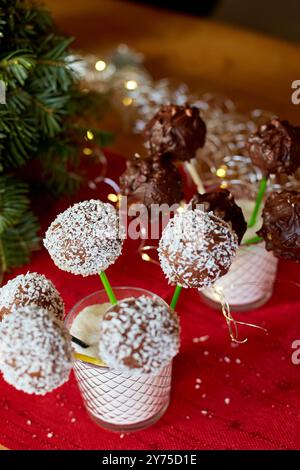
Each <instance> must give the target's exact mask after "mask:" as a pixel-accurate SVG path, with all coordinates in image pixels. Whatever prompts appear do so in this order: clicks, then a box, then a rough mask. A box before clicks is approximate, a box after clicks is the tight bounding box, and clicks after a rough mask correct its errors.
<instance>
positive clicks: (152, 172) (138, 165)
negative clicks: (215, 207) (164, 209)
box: [120, 156, 183, 209]
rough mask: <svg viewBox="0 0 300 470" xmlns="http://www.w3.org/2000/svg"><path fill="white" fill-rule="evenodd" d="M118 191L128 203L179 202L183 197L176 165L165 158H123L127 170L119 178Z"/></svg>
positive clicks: (180, 179) (147, 204) (148, 204)
mask: <svg viewBox="0 0 300 470" xmlns="http://www.w3.org/2000/svg"><path fill="white" fill-rule="evenodd" d="M120 187H121V193H122V195H124V196H127V197H128V199H129V205H131V204H143V205H145V206H146V207H147V208H148V209H150V208H151V205H152V204H158V205H161V204H168V205H169V206H171V205H172V204H176V203H179V202H180V201H181V199H182V198H183V192H182V178H181V175H180V172H179V170H178V169H177V168H176V166H175V165H174V164H173V163H172V162H171V161H170V160H169V159H167V158H161V157H159V156H156V157H151V158H150V157H148V158H146V159H142V158H140V157H139V156H135V157H134V159H133V160H129V161H127V169H126V171H125V172H124V173H123V174H122V175H121V177H120Z"/></svg>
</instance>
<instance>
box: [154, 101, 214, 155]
mask: <svg viewBox="0 0 300 470" xmlns="http://www.w3.org/2000/svg"><path fill="white" fill-rule="evenodd" d="M205 136H206V125H205V123H204V121H203V120H202V119H201V117H200V114H199V109H198V108H196V107H194V106H189V105H187V104H186V105H185V106H177V105H173V104H170V105H165V106H162V107H161V109H160V110H159V111H158V112H157V113H156V114H155V116H154V117H153V118H152V119H151V120H150V121H149V123H148V124H147V126H146V128H145V138H146V141H147V143H148V147H149V150H150V153H151V154H152V153H153V154H156V155H157V154H158V155H163V154H169V155H170V156H171V158H172V159H173V160H175V161H176V160H181V161H187V160H190V159H191V158H194V157H195V154H196V151H197V150H198V148H201V147H203V145H204V142H205Z"/></svg>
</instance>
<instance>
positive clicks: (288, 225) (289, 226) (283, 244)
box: [257, 190, 300, 261]
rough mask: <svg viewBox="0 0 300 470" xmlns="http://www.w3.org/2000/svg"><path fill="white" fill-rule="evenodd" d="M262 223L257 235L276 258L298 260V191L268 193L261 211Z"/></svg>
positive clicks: (299, 232) (299, 211) (299, 254)
mask: <svg viewBox="0 0 300 470" xmlns="http://www.w3.org/2000/svg"><path fill="white" fill-rule="evenodd" d="M262 218H263V225H262V228H261V229H260V230H259V231H258V232H257V235H259V236H260V237H263V238H264V240H265V242H266V249H267V250H268V251H273V253H274V255H275V256H277V258H284V259H290V260H293V261H300V193H298V192H297V191H286V190H285V191H281V192H278V193H277V192H276V193H272V194H270V196H269V197H268V199H267V200H266V203H265V207H264V210H263V213H262Z"/></svg>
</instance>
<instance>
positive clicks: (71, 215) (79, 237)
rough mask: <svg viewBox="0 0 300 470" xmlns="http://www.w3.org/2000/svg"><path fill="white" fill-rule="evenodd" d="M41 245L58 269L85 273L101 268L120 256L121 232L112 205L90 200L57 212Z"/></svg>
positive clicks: (102, 269)
mask: <svg viewBox="0 0 300 470" xmlns="http://www.w3.org/2000/svg"><path fill="white" fill-rule="evenodd" d="M44 245H45V247H46V248H47V250H48V251H49V254H50V256H51V258H52V259H53V261H54V263H55V264H56V266H57V267H58V268H60V269H62V270H63V271H68V272H70V273H73V274H81V275H82V276H89V275H92V274H97V273H98V272H99V271H105V270H106V269H107V268H108V266H110V265H111V264H113V263H114V262H115V261H116V259H117V258H118V257H119V256H120V254H121V252H122V245H123V231H122V229H121V228H120V221H119V217H118V214H117V212H116V210H115V208H114V207H113V206H112V205H111V204H109V203H104V202H101V201H98V200H94V199H92V200H90V201H83V202H80V203H78V204H75V205H74V206H72V207H69V209H67V210H66V211H65V212H62V213H61V214H59V215H58V216H57V217H56V219H55V220H54V221H53V222H52V224H51V225H50V227H49V228H48V230H47V232H46V235H45V239H44Z"/></svg>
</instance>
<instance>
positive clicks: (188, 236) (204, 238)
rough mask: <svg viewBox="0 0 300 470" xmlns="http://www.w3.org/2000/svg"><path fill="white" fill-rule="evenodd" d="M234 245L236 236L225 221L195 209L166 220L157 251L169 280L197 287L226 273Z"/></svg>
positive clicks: (236, 241) (236, 244)
mask: <svg viewBox="0 0 300 470" xmlns="http://www.w3.org/2000/svg"><path fill="white" fill-rule="evenodd" d="M237 248H238V237H237V235H236V233H235V232H234V231H233V230H232V228H231V226H230V225H229V223H227V222H225V221H224V220H222V219H220V218H219V217H216V216H215V215H214V214H213V213H212V212H208V213H206V212H204V211H202V210H200V209H195V210H187V211H185V212H181V213H179V214H176V215H175V217H174V218H173V219H171V220H170V221H169V223H168V225H167V226H166V227H165V229H164V231H163V233H162V237H161V239H160V243H159V249H158V253H159V260H160V265H161V268H162V270H163V272H164V274H165V276H166V277H167V279H168V281H169V283H170V284H176V285H179V286H182V287H192V288H198V289H200V288H202V287H205V286H210V285H212V284H213V283H214V282H215V281H216V280H217V279H218V278H219V277H220V276H223V275H224V274H226V273H227V271H228V270H229V268H230V266H231V263H232V260H233V257H234V256H235V254H236V250H237Z"/></svg>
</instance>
